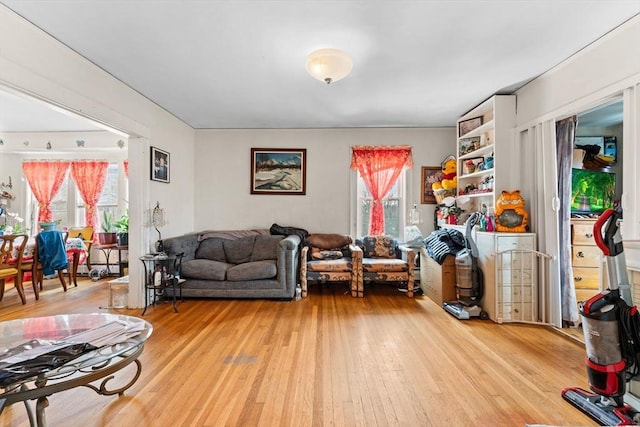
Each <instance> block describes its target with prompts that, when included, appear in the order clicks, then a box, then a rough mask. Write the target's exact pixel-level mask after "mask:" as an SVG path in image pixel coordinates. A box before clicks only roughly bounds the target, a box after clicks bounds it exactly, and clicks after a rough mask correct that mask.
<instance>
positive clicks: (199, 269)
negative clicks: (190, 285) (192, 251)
mask: <svg viewBox="0 0 640 427" xmlns="http://www.w3.org/2000/svg"><path fill="white" fill-rule="evenodd" d="M229 267H231V266H230V265H229V264H227V263H225V262H220V261H214V260H210V259H203V258H201V259H191V260H189V261H183V262H182V270H181V273H182V277H188V278H191V279H201V280H225V278H226V275H227V269H228V268H229Z"/></svg>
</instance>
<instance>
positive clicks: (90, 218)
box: [71, 160, 109, 236]
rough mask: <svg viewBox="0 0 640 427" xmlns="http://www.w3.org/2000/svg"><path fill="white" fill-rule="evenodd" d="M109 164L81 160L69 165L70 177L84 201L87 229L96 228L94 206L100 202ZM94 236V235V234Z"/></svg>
mask: <svg viewBox="0 0 640 427" xmlns="http://www.w3.org/2000/svg"><path fill="white" fill-rule="evenodd" d="M108 168H109V162H106V161H104V160H83V161H74V162H72V163H71V176H72V177H73V180H74V181H75V182H76V186H77V187H78V191H80V195H81V196H82V200H83V201H84V206H85V210H84V221H85V225H86V226H87V227H93V228H94V230H95V228H96V219H97V215H96V213H97V211H96V205H97V204H98V200H100V194H102V188H103V187H104V182H105V180H106V179H107V169H108ZM94 236H95V234H94Z"/></svg>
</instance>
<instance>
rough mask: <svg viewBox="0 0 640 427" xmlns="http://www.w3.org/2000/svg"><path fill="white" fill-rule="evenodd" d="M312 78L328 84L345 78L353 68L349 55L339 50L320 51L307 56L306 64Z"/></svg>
mask: <svg viewBox="0 0 640 427" xmlns="http://www.w3.org/2000/svg"><path fill="white" fill-rule="evenodd" d="M304 67H305V69H306V70H307V73H309V74H310V75H311V77H313V78H315V79H318V80H320V81H322V82H325V83H326V84H330V83H332V82H337V81H338V80H341V79H343V78H345V77H346V76H347V75H348V74H349V73H350V72H351V69H352V68H353V62H352V61H351V58H350V57H349V55H347V54H346V53H345V52H343V51H341V50H338V49H318V50H314V51H313V52H311V53H310V54H309V55H307V60H306V62H305V64H304Z"/></svg>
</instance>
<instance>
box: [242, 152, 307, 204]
mask: <svg viewBox="0 0 640 427" xmlns="http://www.w3.org/2000/svg"><path fill="white" fill-rule="evenodd" d="M306 191H307V149H306V148H251V194H274V195H299V196H300V195H305V194H306Z"/></svg>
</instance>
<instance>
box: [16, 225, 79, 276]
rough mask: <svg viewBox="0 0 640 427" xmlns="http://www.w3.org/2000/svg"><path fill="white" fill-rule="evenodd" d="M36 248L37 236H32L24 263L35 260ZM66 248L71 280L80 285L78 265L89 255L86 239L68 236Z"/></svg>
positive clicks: (25, 251)
mask: <svg viewBox="0 0 640 427" xmlns="http://www.w3.org/2000/svg"><path fill="white" fill-rule="evenodd" d="M35 248H36V239H35V237H30V238H29V240H28V241H27V244H26V245H25V247H24V252H23V254H22V262H23V263H29V262H31V261H33V256H34V252H35ZM65 250H66V252H67V260H68V261H69V264H70V265H69V267H68V269H67V271H68V272H69V281H70V282H73V284H74V286H78V282H77V276H78V266H79V265H80V264H82V263H84V262H85V261H86V259H87V256H88V255H89V252H88V251H87V246H86V245H85V244H84V241H83V240H82V238H80V237H67V239H66V240H65ZM17 258H18V257H17V254H15V255H14V256H13V257H12V259H14V260H15V259H17Z"/></svg>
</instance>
